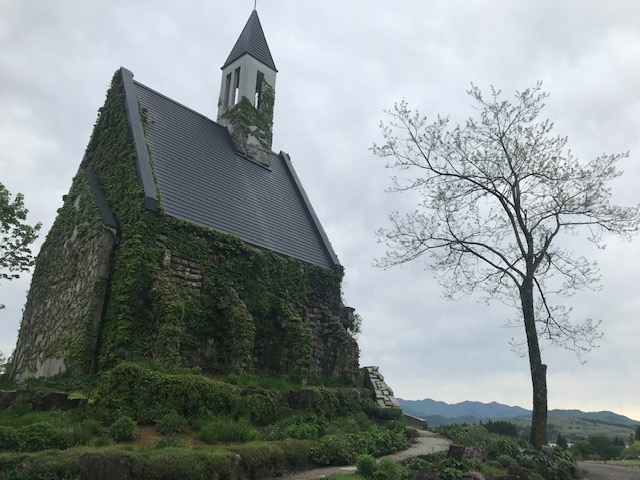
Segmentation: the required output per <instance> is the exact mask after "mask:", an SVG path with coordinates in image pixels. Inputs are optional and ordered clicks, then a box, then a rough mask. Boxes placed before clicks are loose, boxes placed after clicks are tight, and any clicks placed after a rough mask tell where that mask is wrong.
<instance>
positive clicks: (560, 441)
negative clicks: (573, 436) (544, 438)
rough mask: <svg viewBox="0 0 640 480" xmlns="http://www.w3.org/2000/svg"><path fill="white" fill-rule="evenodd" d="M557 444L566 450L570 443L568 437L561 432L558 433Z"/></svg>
mask: <svg viewBox="0 0 640 480" xmlns="http://www.w3.org/2000/svg"><path fill="white" fill-rule="evenodd" d="M556 445H558V447H560V448H562V449H563V450H566V449H567V448H569V443H567V439H566V438H564V437H563V436H562V434H560V433H559V434H558V438H557V439H556Z"/></svg>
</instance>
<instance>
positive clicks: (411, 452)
mask: <svg viewBox="0 0 640 480" xmlns="http://www.w3.org/2000/svg"><path fill="white" fill-rule="evenodd" d="M418 433H419V434H420V436H419V437H418V438H417V440H416V443H415V444H413V445H412V446H411V447H410V448H408V449H407V450H403V451H402V452H398V453H394V454H393V455H388V458H391V459H392V460H395V461H397V462H400V461H402V460H406V459H408V458H411V457H417V456H418V455H429V454H430V453H435V452H442V451H447V450H448V449H449V445H450V444H451V440H449V439H448V438H445V437H443V436H442V435H439V434H437V433H434V432H430V431H428V430H418ZM355 471H356V467H355V466H348V467H327V468H317V469H315V470H305V471H304V472H296V473H291V474H288V475H284V476H282V477H276V478H273V479H271V480H321V479H323V478H327V477H328V476H329V475H331V474H334V473H355ZM634 478H635V477H634Z"/></svg>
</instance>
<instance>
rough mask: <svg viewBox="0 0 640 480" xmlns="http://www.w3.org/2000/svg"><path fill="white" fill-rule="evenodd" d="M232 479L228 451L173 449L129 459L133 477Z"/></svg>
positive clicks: (154, 451) (159, 479)
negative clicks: (131, 461)
mask: <svg viewBox="0 0 640 480" xmlns="http://www.w3.org/2000/svg"><path fill="white" fill-rule="evenodd" d="M215 474H218V475H219V478H233V477H232V463H231V455H230V454H229V452H211V451H204V450H195V449H185V448H175V449H155V450H150V451H148V452H145V453H144V454H142V455H140V454H139V455H134V456H133V475H134V478H142V479H156V480H184V479H189V480H210V479H211V478H218V477H215Z"/></svg>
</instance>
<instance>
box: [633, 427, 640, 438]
mask: <svg viewBox="0 0 640 480" xmlns="http://www.w3.org/2000/svg"><path fill="white" fill-rule="evenodd" d="M634 439H635V440H640V425H636V435H635V437H634Z"/></svg>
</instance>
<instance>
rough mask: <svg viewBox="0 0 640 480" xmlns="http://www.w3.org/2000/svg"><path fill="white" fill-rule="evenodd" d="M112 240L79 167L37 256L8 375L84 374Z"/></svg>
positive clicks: (92, 345) (91, 356) (93, 344)
mask: <svg viewBox="0 0 640 480" xmlns="http://www.w3.org/2000/svg"><path fill="white" fill-rule="evenodd" d="M114 242H115V238H114V234H113V232H112V231H111V230H110V229H107V228H105V227H104V226H103V225H102V221H101V218H100V215H99V214H98V209H97V206H96V204H95V202H94V199H93V196H92V194H91V191H90V189H89V186H88V184H87V180H86V177H85V175H84V173H83V172H82V171H80V172H78V174H77V175H76V177H75V178H74V180H73V185H72V187H71V190H70V191H69V194H68V195H67V196H66V198H65V201H64V205H63V206H62V208H60V209H59V210H58V216H57V218H56V221H55V223H54V225H53V226H52V228H51V230H50V231H49V234H48V235H47V239H46V240H45V242H44V244H43V246H42V249H41V250H40V253H39V255H38V257H37V261H36V268H35V271H34V274H33V278H32V282H31V289H30V290H29V295H28V297H27V303H26V306H25V310H24V314H23V319H22V323H21V326H20V332H19V334H18V343H17V346H16V349H15V351H14V354H13V361H12V368H11V375H12V376H13V377H15V378H16V379H22V378H26V377H33V376H35V377H40V376H50V375H55V374H57V373H60V372H63V371H65V370H71V371H72V372H74V373H76V374H86V373H89V371H90V370H91V366H92V363H93V360H94V353H95V348H96V341H97V334H98V326H99V321H100V316H101V313H102V306H103V300H104V293H105V288H106V285H107V278H108V276H109V272H110V262H111V254H112V251H113V246H114Z"/></svg>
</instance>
